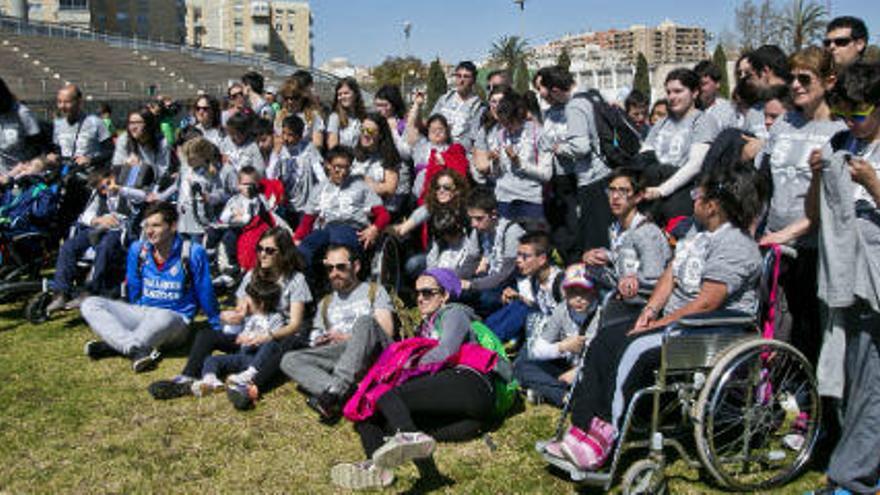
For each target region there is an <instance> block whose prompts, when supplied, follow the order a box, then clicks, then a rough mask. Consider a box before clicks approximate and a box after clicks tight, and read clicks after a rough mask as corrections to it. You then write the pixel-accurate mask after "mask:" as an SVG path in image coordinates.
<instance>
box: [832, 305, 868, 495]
mask: <svg viewBox="0 0 880 495" xmlns="http://www.w3.org/2000/svg"><path fill="white" fill-rule="evenodd" d="M846 329H847V331H846V337H847V339H846V396H845V398H844V400H845V408H846V410H845V413H844V417H843V431H842V432H841V436H840V441H839V442H838V443H837V446H836V447H835V448H834V453H833V454H832V455H831V462H830V463H829V465H828V477H829V478H830V479H831V480H832V481H833V482H834V483H836V484H838V485H840V486H843V487H844V488H846V489H848V490H850V491H851V492H853V493H875V492H876V490H877V488H876V486H877V478H878V476H880V348H878V346H880V314H878V313H874V312H873V311H871V310H870V308H868V306H867V305H864V304H856V306H855V307H853V308H850V309H849V310H847V319H846Z"/></svg>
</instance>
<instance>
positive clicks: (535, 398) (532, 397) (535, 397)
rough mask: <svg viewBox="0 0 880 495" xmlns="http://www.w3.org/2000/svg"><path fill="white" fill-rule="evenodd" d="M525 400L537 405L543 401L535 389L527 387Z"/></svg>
mask: <svg viewBox="0 0 880 495" xmlns="http://www.w3.org/2000/svg"><path fill="white" fill-rule="evenodd" d="M526 402H528V403H529V404H532V405H534V406H537V405H540V404H543V403H544V396H542V395H541V394H540V393H539V392H538V391H537V390H534V389H531V388H528V389H526Z"/></svg>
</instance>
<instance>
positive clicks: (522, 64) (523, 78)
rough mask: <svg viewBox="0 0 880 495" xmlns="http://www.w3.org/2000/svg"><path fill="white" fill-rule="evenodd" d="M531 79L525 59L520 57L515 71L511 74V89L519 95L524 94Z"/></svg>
mask: <svg viewBox="0 0 880 495" xmlns="http://www.w3.org/2000/svg"><path fill="white" fill-rule="evenodd" d="M531 80H532V78H531V76H530V75H529V66H528V65H527V64H526V61H525V59H520V61H519V65H517V67H516V72H515V73H514V74H513V89H514V90H516V92H517V93H519V94H521V95H522V94H525V93H526V91H528V90H529V84H530V83H531Z"/></svg>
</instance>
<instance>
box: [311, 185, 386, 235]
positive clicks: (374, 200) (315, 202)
mask: <svg viewBox="0 0 880 495" xmlns="http://www.w3.org/2000/svg"><path fill="white" fill-rule="evenodd" d="M381 205H382V200H381V199H380V198H379V196H378V195H376V193H375V192H373V190H372V189H370V186H368V185H367V183H366V182H364V180H363V179H362V178H361V177H357V176H349V177H348V178H347V179H345V181H344V182H343V183H342V185H341V186H337V185H336V184H334V183H332V182H330V181H329V180H326V181H324V182H322V183H320V184H318V187H317V188H316V189H315V190H314V192H313V194H312V195H311V196H310V197H309V201H308V203H306V207H305V212H306V213H307V214H309V215H317V217H318V218H317V227H318V228H321V227H323V226H324V225H327V224H330V223H344V224H347V225H351V226H352V227H354V228H356V229H363V228H365V227H366V226H368V225H369V224H370V210H372V209H373V208H374V207H376V206H381Z"/></svg>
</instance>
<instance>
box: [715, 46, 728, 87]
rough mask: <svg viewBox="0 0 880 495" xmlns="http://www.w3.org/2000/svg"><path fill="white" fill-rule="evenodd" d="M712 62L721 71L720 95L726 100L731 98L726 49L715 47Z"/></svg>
mask: <svg viewBox="0 0 880 495" xmlns="http://www.w3.org/2000/svg"><path fill="white" fill-rule="evenodd" d="M712 62H714V63H715V65H717V66H718V68H719V69H721V86H720V87H719V88H718V94H720V95H721V96H723V97H725V98H730V81H728V79H727V54H726V53H724V47H722V46H721V45H717V46H715V53H713V54H712Z"/></svg>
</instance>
